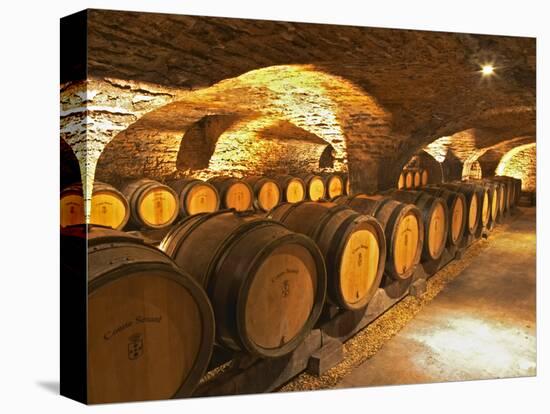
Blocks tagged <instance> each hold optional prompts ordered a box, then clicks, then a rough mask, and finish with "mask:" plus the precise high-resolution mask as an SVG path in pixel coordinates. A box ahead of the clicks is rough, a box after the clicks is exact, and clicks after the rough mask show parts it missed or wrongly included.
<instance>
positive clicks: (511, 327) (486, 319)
mask: <svg viewBox="0 0 550 414" xmlns="http://www.w3.org/2000/svg"><path fill="white" fill-rule="evenodd" d="M522 212H523V214H522V215H521V216H520V217H518V218H516V219H515V220H514V221H513V222H511V223H510V225H509V226H508V227H507V228H506V229H505V230H503V231H500V232H497V233H496V234H493V235H491V236H490V246H489V247H488V248H487V249H484V251H483V252H482V253H481V254H479V255H478V256H477V257H475V258H474V259H473V260H472V262H471V263H470V265H469V266H468V267H467V268H466V269H464V270H463V272H462V274H460V275H459V276H458V277H457V278H456V279H454V280H453V281H452V282H450V283H449V284H448V285H447V286H446V287H445V288H444V290H443V291H442V292H441V293H440V294H439V295H438V296H437V297H436V298H435V299H434V300H433V301H432V302H430V303H429V304H427V305H426V306H425V307H424V308H423V309H422V310H421V311H420V312H419V313H418V315H416V316H415V318H414V319H413V320H412V321H411V322H410V323H408V324H407V326H406V327H405V328H404V329H403V330H401V331H400V332H399V333H398V334H397V335H396V336H395V337H393V338H392V339H391V340H389V341H388V342H387V343H386V344H384V346H383V347H382V348H381V349H380V350H379V351H378V352H377V353H376V354H375V355H374V356H373V357H371V358H370V359H368V360H367V361H365V362H364V363H362V364H361V365H359V366H357V367H355V368H354V369H353V370H352V371H351V372H350V373H349V374H348V375H346V376H345V377H344V378H343V379H342V380H341V381H340V382H339V383H338V385H337V386H336V388H347V387H354V386H374V385H395V384H412V383H428V382H441V381H462V380H471V379H490V378H505V377H518V376H533V375H535V374H536V326H535V323H536V320H535V306H536V304H535V301H536V294H535V271H536V260H535V257H536V239H535V228H536V209H535V208H522Z"/></svg>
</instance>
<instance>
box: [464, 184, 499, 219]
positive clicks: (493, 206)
mask: <svg viewBox="0 0 550 414" xmlns="http://www.w3.org/2000/svg"><path fill="white" fill-rule="evenodd" d="M470 181H472V182H473V183H474V184H477V185H480V186H482V187H485V188H486V189H487V196H488V197H489V220H488V222H487V226H488V227H489V228H493V227H494V226H495V225H496V222H497V220H498V213H499V205H498V203H499V202H498V191H497V186H496V184H493V183H492V182H491V181H489V180H470Z"/></svg>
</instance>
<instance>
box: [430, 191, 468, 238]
mask: <svg viewBox="0 0 550 414" xmlns="http://www.w3.org/2000/svg"><path fill="white" fill-rule="evenodd" d="M422 191H424V192H426V193H428V194H430V195H433V196H434V197H440V198H442V199H443V200H445V202H446V203H447V208H448V211H449V230H448V231H447V246H449V247H451V246H458V245H459V244H460V242H461V241H462V237H463V235H464V227H465V226H466V221H467V220H466V211H467V210H466V197H464V194H462V193H459V192H456V191H451V190H447V189H445V188H440V187H424V188H423V189H422Z"/></svg>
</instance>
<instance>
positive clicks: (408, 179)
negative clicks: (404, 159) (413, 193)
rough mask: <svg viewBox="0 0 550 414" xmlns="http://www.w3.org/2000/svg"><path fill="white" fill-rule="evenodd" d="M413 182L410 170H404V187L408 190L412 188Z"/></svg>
mask: <svg viewBox="0 0 550 414" xmlns="http://www.w3.org/2000/svg"><path fill="white" fill-rule="evenodd" d="M413 184H414V174H413V172H412V171H409V170H406V171H405V188H406V189H408V190H410V189H412V188H413Z"/></svg>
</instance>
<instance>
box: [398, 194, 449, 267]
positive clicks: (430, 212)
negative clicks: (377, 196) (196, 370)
mask: <svg viewBox="0 0 550 414" xmlns="http://www.w3.org/2000/svg"><path fill="white" fill-rule="evenodd" d="M391 197H392V198H394V199H395V200H397V201H401V202H402V203H409V204H414V205H416V206H417V207H418V209H419V210H420V211H421V212H422V220H423V222H424V247H423V249H422V258H423V259H424V260H437V259H439V258H440V257H441V255H442V254H443V250H445V244H446V242H447V233H448V230H449V226H448V222H449V220H448V217H449V212H448V209H447V204H446V203H445V201H444V200H443V199H441V198H439V197H433V196H431V195H429V194H427V193H424V192H422V191H406V190H397V191H394V192H392V193H391Z"/></svg>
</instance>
